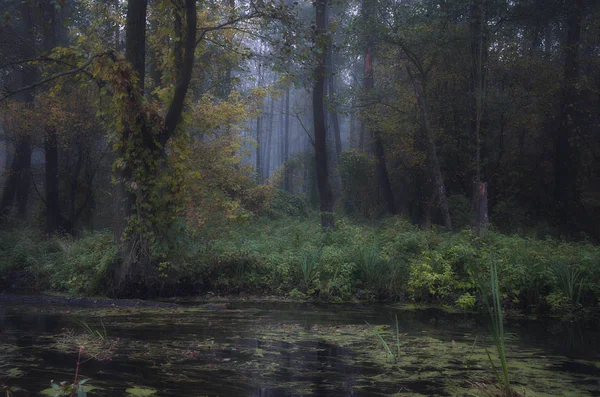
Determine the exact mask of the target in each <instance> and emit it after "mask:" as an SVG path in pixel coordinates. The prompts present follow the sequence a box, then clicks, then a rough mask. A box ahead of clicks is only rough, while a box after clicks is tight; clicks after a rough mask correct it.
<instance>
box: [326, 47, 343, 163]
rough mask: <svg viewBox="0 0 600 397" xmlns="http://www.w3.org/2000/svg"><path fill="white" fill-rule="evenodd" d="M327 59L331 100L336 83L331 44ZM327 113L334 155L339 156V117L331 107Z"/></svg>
mask: <svg viewBox="0 0 600 397" xmlns="http://www.w3.org/2000/svg"><path fill="white" fill-rule="evenodd" d="M328 60H329V65H328V70H329V75H328V78H327V82H328V94H329V100H330V101H331V102H332V101H334V100H335V94H336V84H335V76H336V75H335V62H334V58H333V50H332V49H331V46H330V50H329V56H328ZM329 115H330V116H331V124H332V127H333V134H334V137H335V155H336V157H337V158H339V157H340V153H342V136H341V131H340V118H339V115H338V113H337V109H332V110H331V111H330V112H329Z"/></svg>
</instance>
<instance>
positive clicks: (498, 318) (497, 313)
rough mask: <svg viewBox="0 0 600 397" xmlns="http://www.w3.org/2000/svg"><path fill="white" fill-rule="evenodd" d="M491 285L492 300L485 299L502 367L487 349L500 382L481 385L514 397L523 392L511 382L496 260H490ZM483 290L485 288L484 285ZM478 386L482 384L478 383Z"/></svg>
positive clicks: (496, 394)
mask: <svg viewBox="0 0 600 397" xmlns="http://www.w3.org/2000/svg"><path fill="white" fill-rule="evenodd" d="M489 287H490V289H491V295H492V302H491V303H490V302H489V300H488V299H484V302H485V303H486V306H487V309H488V314H489V320H490V328H491V332H492V337H493V340H494V344H495V345H496V350H497V352H498V358H499V359H500V369H501V372H499V371H498V370H497V368H496V365H495V364H494V360H493V359H492V356H491V354H490V352H489V351H488V350H487V349H486V353H487V356H488V359H489V361H490V364H491V365H492V369H493V370H494V373H495V375H496V380H497V382H498V385H499V387H480V388H482V389H483V390H484V391H485V392H486V394H489V395H491V396H501V397H514V396H520V395H521V394H520V393H518V392H517V391H516V390H514V389H513V388H512V386H511V384H510V376H509V372H508V361H507V359H506V346H505V344H504V341H505V338H506V335H505V333H504V314H503V312H502V304H501V302H500V284H499V282H498V268H497V266H496V262H494V261H491V262H490V284H489ZM482 290H484V288H483V286H482ZM476 386H482V385H480V384H477V385H476Z"/></svg>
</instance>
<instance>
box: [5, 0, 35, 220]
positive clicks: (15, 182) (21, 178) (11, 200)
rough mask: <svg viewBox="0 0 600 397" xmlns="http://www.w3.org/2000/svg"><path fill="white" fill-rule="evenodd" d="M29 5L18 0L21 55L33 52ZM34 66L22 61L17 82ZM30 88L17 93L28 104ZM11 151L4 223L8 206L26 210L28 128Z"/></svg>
mask: <svg viewBox="0 0 600 397" xmlns="http://www.w3.org/2000/svg"><path fill="white" fill-rule="evenodd" d="M32 7H33V5H32V4H30V3H28V2H23V3H22V10H21V15H22V18H23V28H24V33H23V37H24V39H25V40H24V43H22V44H21V46H20V48H21V50H22V54H21V56H22V58H23V59H31V58H33V57H34V56H35V47H34V46H35V37H34V22H33V10H32ZM36 77H37V70H36V68H35V66H32V65H25V66H24V67H23V70H22V72H21V85H22V86H28V85H30V84H32V83H34V82H35V81H36ZM33 94H34V92H33V91H32V90H26V91H24V92H23V93H22V94H21V95H20V97H21V100H22V101H23V102H24V103H27V104H29V106H32V105H31V103H32V102H33V99H34V96H33ZM16 141H17V142H16V147H15V155H14V157H13V160H12V163H11V166H10V167H9V168H8V169H6V170H5V172H4V175H5V178H6V179H5V181H4V189H3V190H2V197H0V224H5V223H6V221H7V216H8V214H9V213H10V211H11V209H12V208H13V207H14V206H15V204H16V206H17V215H18V217H19V218H20V219H24V218H25V216H26V214H27V202H28V200H29V186H30V181H31V136H30V134H29V131H17V137H16Z"/></svg>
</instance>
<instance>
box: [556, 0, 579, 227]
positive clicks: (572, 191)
mask: <svg viewBox="0 0 600 397" xmlns="http://www.w3.org/2000/svg"><path fill="white" fill-rule="evenodd" d="M583 6H584V1H583V0H576V1H574V2H573V4H572V5H570V6H569V11H568V16H567V42H566V46H565V64H564V68H563V79H564V80H563V88H562V99H561V114H560V126H559V128H558V132H557V137H556V141H555V142H556V143H555V145H556V146H555V147H556V160H555V164H554V167H555V196H556V201H557V209H558V211H557V215H558V219H559V222H560V226H561V229H562V231H563V232H565V233H567V234H568V233H570V232H571V231H572V229H573V222H574V215H575V214H574V209H575V208H574V207H575V203H576V201H577V199H578V193H577V177H578V170H577V168H578V167H577V161H578V159H577V156H576V153H575V151H576V147H574V145H573V146H572V143H573V140H574V139H575V138H576V137H577V133H578V127H579V120H580V118H581V117H580V110H579V103H578V102H579V94H578V88H577V82H578V78H579V42H580V37H581V20H582V13H583Z"/></svg>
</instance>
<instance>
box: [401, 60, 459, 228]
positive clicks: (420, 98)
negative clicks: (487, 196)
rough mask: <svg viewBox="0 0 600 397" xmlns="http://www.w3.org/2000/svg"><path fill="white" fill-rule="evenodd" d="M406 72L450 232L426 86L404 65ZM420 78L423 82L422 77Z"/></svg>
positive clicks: (407, 65) (445, 221)
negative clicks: (413, 94)
mask: <svg viewBox="0 0 600 397" xmlns="http://www.w3.org/2000/svg"><path fill="white" fill-rule="evenodd" d="M406 70H407V72H408V74H409V76H410V78H411V80H412V83H413V88H414V91H415V97H416V99H417V103H418V105H419V111H420V113H421V123H422V128H423V131H424V133H425V141H426V144H427V157H428V159H429V166H430V170H431V174H432V176H433V183H434V186H435V190H436V192H435V194H436V195H437V197H438V199H439V203H440V210H441V211H442V217H443V218H444V226H446V229H448V230H452V220H451V219H450V210H449V207H448V198H447V196H446V188H445V186H444V178H443V177H442V171H441V170H440V164H439V161H438V157H437V148H436V144H435V137H434V133H433V129H432V128H431V122H430V116H429V105H428V103H427V86H426V84H425V81H419V77H418V76H416V75H415V74H414V72H413V70H412V67H411V66H410V64H406ZM421 78H422V79H423V80H424V78H423V77H422V76H421Z"/></svg>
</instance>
